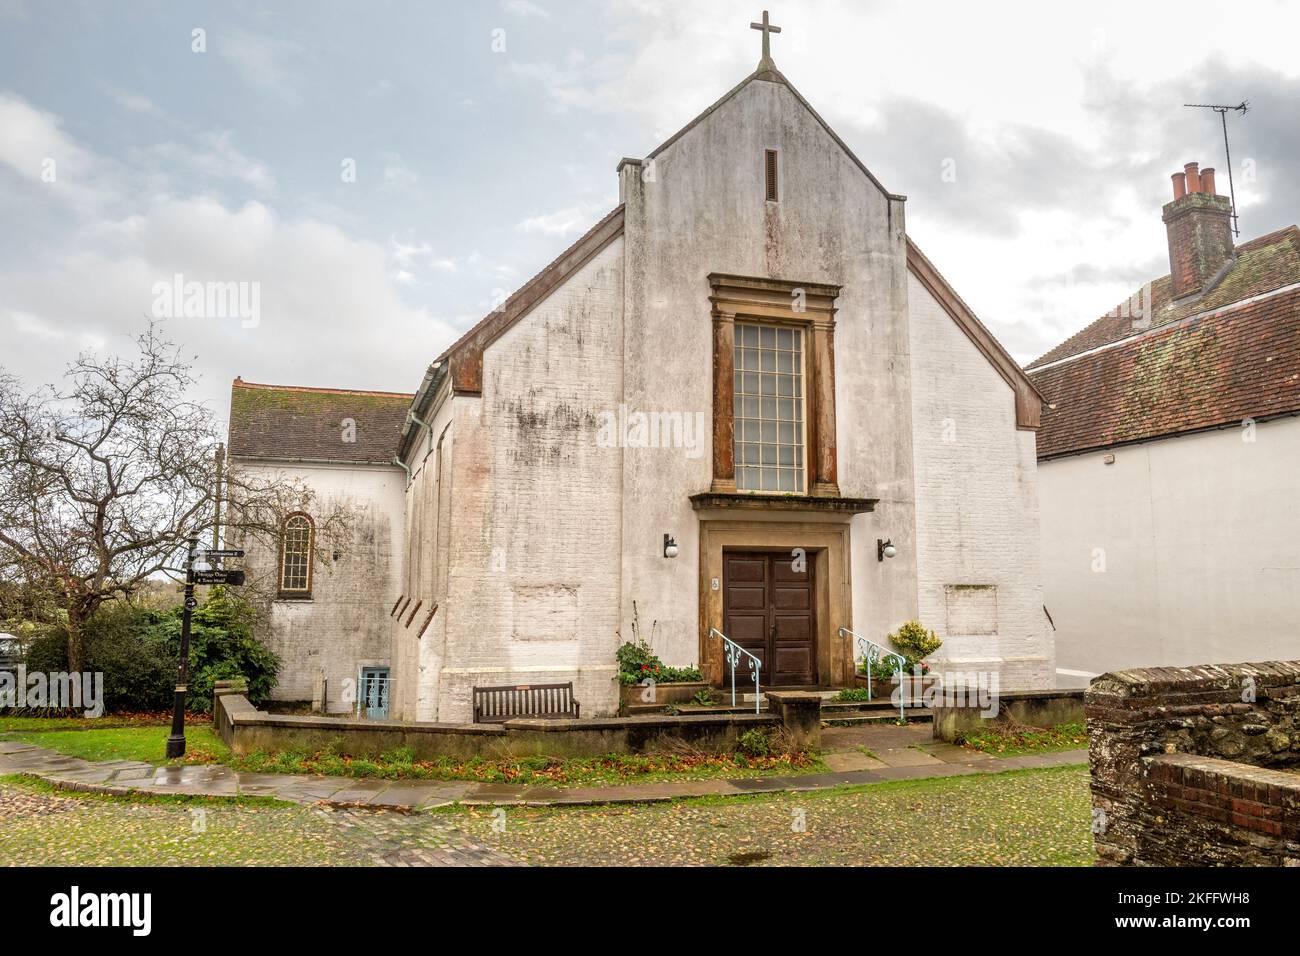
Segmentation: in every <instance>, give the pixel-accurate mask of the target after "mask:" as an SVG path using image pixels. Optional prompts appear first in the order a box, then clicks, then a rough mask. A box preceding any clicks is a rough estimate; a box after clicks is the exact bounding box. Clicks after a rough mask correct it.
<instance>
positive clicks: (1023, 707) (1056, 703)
mask: <svg viewBox="0 0 1300 956" xmlns="http://www.w3.org/2000/svg"><path fill="white" fill-rule="evenodd" d="M968 699H969V698H968ZM930 709H931V711H933V713H934V737H935V739H936V740H946V741H948V742H949V743H951V742H953V741H955V740H957V739H959V738H960V737H961V736H962V735H963V734H965V733H968V732H977V733H978V732H981V731H984V730H987V729H988V727H989V723H990V722H991V721H993V720H996V719H997V718H998V717H1001V716H1009V717H1010V718H1012V719H1013V720H1015V721H1016V722H1017V723H1021V724H1029V725H1030V726H1033V727H1055V726H1056V725H1057V724H1081V723H1083V690H1082V689H1079V690H1012V691H1004V692H1003V693H1000V694H998V714H997V715H993V714H990V712H989V711H990V708H985V707H980V706H975V705H973V706H962V707H956V706H951V705H950V704H946V703H944V702H943V701H942V700H937V699H936V701H935V702H934V703H933V704H932V705H931V708H930Z"/></svg>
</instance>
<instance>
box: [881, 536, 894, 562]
mask: <svg viewBox="0 0 1300 956" xmlns="http://www.w3.org/2000/svg"><path fill="white" fill-rule="evenodd" d="M896 554H898V549H897V548H896V547H894V542H893V541H892V540H891V539H889V538H885V539H884V540H882V539H880V538H877V539H876V560H877V561H883V560H885V558H892V557H893V556H894V555H896Z"/></svg>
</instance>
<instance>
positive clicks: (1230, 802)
mask: <svg viewBox="0 0 1300 956" xmlns="http://www.w3.org/2000/svg"><path fill="white" fill-rule="evenodd" d="M1084 710H1085V713H1086V715H1087V720H1088V742H1089V763H1090V765H1091V771H1092V802H1093V832H1094V835H1095V836H1094V842H1095V845H1096V849H1097V856H1098V862H1099V863H1100V864H1103V865H1107V864H1109V865H1123V866H1180V865H1201V866H1207V865H1238V866H1240V865H1260V864H1270V865H1293V866H1300V773H1297V771H1300V661H1286V662H1269V663H1262V664H1224V665H1205V666H1201V667H1158V668H1148V669H1143V670H1131V671H1120V672H1118V673H1113V674H1105V675H1103V676H1102V677H1100V678H1098V679H1097V680H1096V681H1094V682H1093V684H1092V686H1091V687H1090V688H1089V689H1088V692H1087V695H1086V697H1085V707H1084Z"/></svg>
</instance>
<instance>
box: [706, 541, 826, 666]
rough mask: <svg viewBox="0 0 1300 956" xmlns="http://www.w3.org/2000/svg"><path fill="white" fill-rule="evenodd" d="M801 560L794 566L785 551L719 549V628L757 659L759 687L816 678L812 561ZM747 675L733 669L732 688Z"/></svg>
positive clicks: (793, 562) (815, 629)
mask: <svg viewBox="0 0 1300 956" xmlns="http://www.w3.org/2000/svg"><path fill="white" fill-rule="evenodd" d="M802 563H804V564H805V567H803V568H802V569H800V570H796V568H795V560H794V558H793V556H791V554H790V552H788V551H780V552H763V551H752V552H751V551H728V552H725V554H724V559H723V588H724V594H723V631H724V632H726V635H727V636H728V637H730V638H731V639H732V640H733V641H735V642H736V643H737V644H739V645H740V646H741V647H743V648H744V649H745V650H747V651H749V652H750V653H751V654H753V655H754V656H755V657H757V658H758V659H759V660H760V661H762V662H763V674H762V681H763V684H764V685H765V686H769V687H773V686H774V687H782V686H785V687H788V686H792V685H809V684H815V683H817V657H816V650H815V642H816V634H817V627H816V620H815V617H814V612H813V575H812V561H811V560H810V559H805V560H804V562H802ZM724 676H725V679H726V680H727V681H730V679H731V674H730V671H729V669H727V671H726V672H725V674H724ZM748 676H749V675H748V668H744V669H737V671H736V685H737V687H738V688H739V687H740V684H741V681H742V679H743V680H748Z"/></svg>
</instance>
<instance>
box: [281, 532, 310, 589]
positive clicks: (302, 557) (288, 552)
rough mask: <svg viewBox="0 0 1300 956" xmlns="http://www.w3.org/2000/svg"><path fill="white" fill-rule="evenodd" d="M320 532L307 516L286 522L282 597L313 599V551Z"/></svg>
mask: <svg viewBox="0 0 1300 956" xmlns="http://www.w3.org/2000/svg"><path fill="white" fill-rule="evenodd" d="M315 535H316V529H315V527H314V526H313V525H312V523H311V518H309V517H307V516H306V515H305V514H292V515H289V517H287V518H285V519H284V526H283V528H282V529H281V533H280V596H281V597H288V598H309V597H311V570H312V550H313V547H314V545H315V544H316V542H315Z"/></svg>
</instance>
